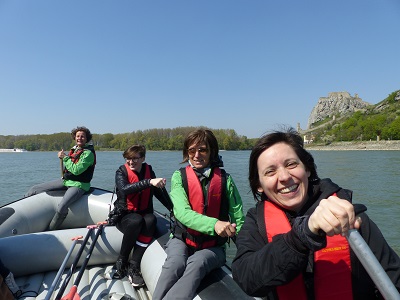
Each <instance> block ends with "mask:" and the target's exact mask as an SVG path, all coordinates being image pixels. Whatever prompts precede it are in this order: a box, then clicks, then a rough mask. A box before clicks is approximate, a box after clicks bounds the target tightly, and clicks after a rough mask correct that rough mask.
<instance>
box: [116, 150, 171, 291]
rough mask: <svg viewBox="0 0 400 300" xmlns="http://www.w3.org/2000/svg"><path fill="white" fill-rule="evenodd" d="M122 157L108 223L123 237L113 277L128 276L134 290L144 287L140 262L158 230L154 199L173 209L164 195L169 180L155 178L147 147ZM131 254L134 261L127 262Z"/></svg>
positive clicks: (125, 153)
mask: <svg viewBox="0 0 400 300" xmlns="http://www.w3.org/2000/svg"><path fill="white" fill-rule="evenodd" d="M122 156H123V157H124V158H125V164H123V165H121V166H120V167H119V168H118V170H117V171H116V174H115V185H116V194H117V200H115V202H114V208H113V210H112V211H111V212H110V215H109V219H108V222H109V224H110V225H115V226H116V227H117V228H118V230H119V231H121V232H122V233H123V238H122V243H121V250H120V254H119V257H118V259H117V262H116V263H115V266H114V271H115V272H114V274H113V277H114V278H120V279H122V278H123V277H125V276H126V275H128V279H129V281H130V282H131V284H132V286H134V287H141V286H144V284H145V283H144V280H143V277H142V275H141V272H140V262H141V260H142V257H143V254H144V252H145V250H146V248H147V246H148V245H149V243H150V241H151V240H152V238H153V234H154V232H155V230H156V216H155V215H154V214H153V200H152V199H153V195H154V196H155V197H156V198H157V199H158V200H159V201H160V202H161V203H162V204H163V205H164V206H165V207H166V208H167V209H168V210H171V209H172V206H171V205H170V203H169V202H168V199H166V198H165V196H164V195H165V194H164V193H163V189H164V188H165V184H166V179H165V178H158V177H156V175H155V173H154V171H153V168H152V167H151V165H149V164H147V163H145V158H146V148H145V146H144V145H133V146H131V147H129V148H128V149H126V150H125V151H124V153H123V154H122ZM132 250H133V252H132ZM131 252H132V257H131V260H130V262H128V259H129V256H130V255H131Z"/></svg>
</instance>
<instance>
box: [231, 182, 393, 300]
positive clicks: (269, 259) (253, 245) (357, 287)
mask: <svg viewBox="0 0 400 300" xmlns="http://www.w3.org/2000/svg"><path fill="white" fill-rule="evenodd" d="M333 193H337V194H338V197H339V198H344V199H347V200H349V201H351V192H350V191H348V190H344V189H341V188H340V187H339V186H337V185H336V184H334V183H333V182H332V181H331V180H330V179H324V180H320V181H318V182H316V183H314V184H311V183H310V187H309V195H308V197H309V200H308V201H307V203H306V205H305V207H303V209H302V211H300V212H299V214H297V215H295V214H294V213H293V212H289V211H286V212H285V213H286V215H287V216H288V218H289V222H290V223H291V225H292V229H291V230H290V231H289V232H288V233H285V234H280V235H277V236H275V237H274V239H273V242H272V243H268V241H267V239H266V236H265V234H261V233H260V228H261V227H262V226H259V225H260V224H258V221H257V220H259V219H257V208H251V209H250V210H249V211H248V213H247V216H246V219H245V223H244V224H243V227H242V229H241V231H240V232H239V235H238V237H237V240H236V245H237V253H236V257H235V259H234V260H233V263H232V273H233V279H234V280H235V281H236V282H237V283H238V284H239V285H240V286H241V287H242V289H243V290H244V291H245V292H246V293H248V294H249V295H251V296H256V297H266V299H278V297H277V295H276V292H275V287H276V286H278V285H283V284H285V283H287V282H290V281H291V280H292V279H293V278H295V277H297V276H298V275H299V274H300V272H301V273H303V276H304V281H305V285H306V289H307V294H308V299H314V283H313V282H314V280H313V253H314V251H316V250H319V249H321V248H323V247H325V245H326V238H325V236H322V237H321V236H319V235H315V234H313V233H312V232H311V231H310V230H309V229H308V226H307V223H308V217H309V216H310V215H311V214H312V212H313V211H314V210H315V208H316V207H317V206H318V204H319V202H320V201H321V200H322V199H324V198H327V197H328V196H330V195H332V194H333ZM358 216H360V217H361V219H362V225H361V228H360V230H359V232H360V234H361V235H362V236H363V238H364V239H365V240H366V242H367V244H368V245H369V246H370V248H371V250H372V252H373V253H374V254H375V256H376V257H377V258H378V260H379V261H380V263H381V265H382V266H383V268H384V269H385V270H386V272H387V274H388V275H389V277H390V278H391V280H392V282H393V283H394V284H395V286H396V287H397V289H398V290H400V258H399V257H398V255H397V254H396V253H395V252H394V251H393V250H392V249H391V248H390V246H389V245H388V244H387V242H386V240H385V239H384V237H383V236H382V233H381V232H380V230H379V228H378V227H377V226H376V224H375V223H374V222H373V221H372V220H370V219H369V217H368V215H367V214H365V213H361V214H359V215H358ZM264 228H265V227H264ZM351 266H352V283H353V297H354V299H380V294H379V292H378V291H377V289H376V288H375V285H374V283H373V281H372V280H371V278H370V277H369V275H368V274H367V272H366V271H365V269H364V267H363V266H362V265H361V263H360V262H359V260H358V259H357V257H356V256H355V254H354V253H353V252H352V251H351ZM333 284H334V283H333ZM338 288H340V287H338Z"/></svg>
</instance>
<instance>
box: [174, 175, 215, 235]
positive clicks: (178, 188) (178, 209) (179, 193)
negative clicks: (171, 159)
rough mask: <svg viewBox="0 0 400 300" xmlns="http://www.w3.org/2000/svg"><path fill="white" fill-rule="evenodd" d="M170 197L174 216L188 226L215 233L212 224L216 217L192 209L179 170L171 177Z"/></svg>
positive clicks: (209, 233)
mask: <svg viewBox="0 0 400 300" xmlns="http://www.w3.org/2000/svg"><path fill="white" fill-rule="evenodd" d="M170 197H171V200H172V203H173V205H174V216H175V218H176V219H177V220H179V222H181V223H182V224H183V225H185V226H186V227H188V228H191V229H193V230H196V231H199V232H201V233H205V234H208V235H215V231H214V226H215V223H217V221H218V219H216V218H212V217H208V216H205V215H202V214H199V213H197V212H195V211H194V210H192V208H191V207H190V204H189V200H188V197H187V195H186V192H185V189H184V187H183V184H182V177H181V173H180V171H179V170H178V171H175V172H174V174H173V175H172V178H171V192H170Z"/></svg>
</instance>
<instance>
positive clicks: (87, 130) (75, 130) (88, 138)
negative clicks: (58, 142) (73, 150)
mask: <svg viewBox="0 0 400 300" xmlns="http://www.w3.org/2000/svg"><path fill="white" fill-rule="evenodd" d="M78 131H83V132H84V133H85V134H86V139H87V142H90V141H91V140H92V134H91V133H90V130H89V129H88V128H86V127H85V126H78V127H76V128H74V129H72V130H71V136H72V139H75V136H76V133H77V132H78Z"/></svg>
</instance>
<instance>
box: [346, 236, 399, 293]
mask: <svg viewBox="0 0 400 300" xmlns="http://www.w3.org/2000/svg"><path fill="white" fill-rule="evenodd" d="M346 238H347V240H348V242H349V244H350V247H351V249H353V252H354V253H355V254H356V255H357V257H358V259H359V261H360V262H361V264H362V265H363V266H364V268H365V270H366V271H367V272H368V274H369V276H370V277H371V279H372V280H373V282H374V283H375V285H376V287H377V288H378V290H379V291H380V292H381V294H382V296H383V298H384V299H386V300H394V299H400V295H399V292H398V291H397V289H396V287H395V286H394V284H393V282H392V281H391V280H390V278H389V276H388V275H387V274H386V272H385V270H384V269H383V268H382V266H381V264H380V263H379V261H378V260H377V258H376V257H375V255H374V253H373V252H372V251H371V249H370V248H369V246H368V245H367V243H366V242H365V241H364V239H363V238H362V236H361V235H360V233H359V232H358V231H357V230H356V229H351V230H350V231H349V232H348V234H347V236H346Z"/></svg>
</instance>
